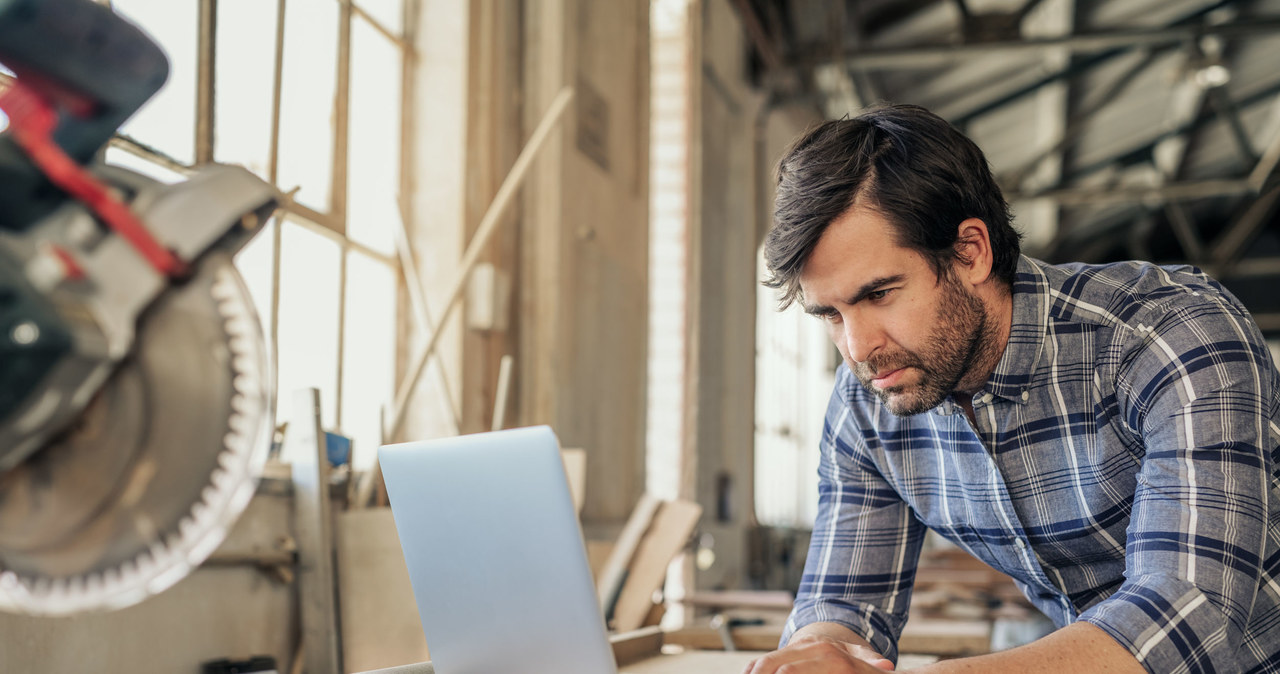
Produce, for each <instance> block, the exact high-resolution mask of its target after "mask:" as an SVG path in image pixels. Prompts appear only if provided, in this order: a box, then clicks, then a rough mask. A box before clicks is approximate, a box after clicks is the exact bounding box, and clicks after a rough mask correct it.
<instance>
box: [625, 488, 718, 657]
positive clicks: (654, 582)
mask: <svg viewBox="0 0 1280 674" xmlns="http://www.w3.org/2000/svg"><path fill="white" fill-rule="evenodd" d="M701 516H702V506H700V505H698V504H697V503H693V502H692V501H669V502H667V503H664V504H662V507H661V508H659V509H658V512H657V514H656V515H654V518H653V526H651V527H650V528H649V532H648V533H647V534H646V535H645V536H644V538H643V539H642V540H641V541H640V546H639V547H638V548H637V549H636V554H635V558H634V559H633V560H632V562H631V565H630V566H629V569H628V573H627V579H626V581H625V582H623V584H622V591H621V592H619V593H618V602H617V604H615V605H614V607H613V626H614V629H616V630H617V631H619V632H625V631H627V630H633V629H637V628H639V627H640V626H641V625H643V624H644V619H645V617H646V616H647V615H649V610H650V608H651V607H652V606H653V593H654V592H655V591H656V590H658V589H659V588H661V587H662V581H663V580H665V579H666V577H667V567H668V566H669V565H670V564H671V560H672V559H674V558H675V556H676V555H677V554H679V552H680V550H681V549H682V548H683V547H684V544H685V542H686V541H688V540H689V536H690V535H692V534H693V529H694V527H695V526H697V524H698V518H699V517H701Z"/></svg>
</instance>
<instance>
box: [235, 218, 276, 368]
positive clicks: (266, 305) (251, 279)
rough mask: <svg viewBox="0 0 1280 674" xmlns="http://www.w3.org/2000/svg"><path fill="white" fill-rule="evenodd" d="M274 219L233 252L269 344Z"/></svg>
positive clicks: (237, 267) (263, 334)
mask: <svg viewBox="0 0 1280 674" xmlns="http://www.w3.org/2000/svg"><path fill="white" fill-rule="evenodd" d="M277 226H278V225H277V223H276V219H275V218H272V219H271V220H270V221H269V222H267V224H266V226H265V227H263V228H262V231H261V232H258V235H257V236H255V237H253V238H252V239H250V240H249V243H247V244H245V246H244V248H241V249H240V252H239V253H236V269H238V270H240V276H241V277H242V278H243V279H244V283H245V285H246V286H248V287H249V294H250V295H252V296H253V308H254V309H256V310H257V312H258V320H259V321H261V322H262V336H263V337H264V338H265V339H266V340H267V343H268V344H269V343H271V258H272V251H273V250H275V229H276V227H277Z"/></svg>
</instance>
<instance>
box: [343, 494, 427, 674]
mask: <svg viewBox="0 0 1280 674" xmlns="http://www.w3.org/2000/svg"><path fill="white" fill-rule="evenodd" d="M337 524H338V531H337V534H338V536H337V542H338V596H339V598H340V601H339V606H340V607H341V617H342V651H343V666H344V669H345V670H346V671H349V672H350V671H357V672H359V671H364V670H366V669H378V668H380V667H392V666H395V665H401V664H404V663H406V662H421V661H423V660H427V659H428V658H429V657H430V656H429V655H428V652H427V640H426V637H425V636H423V634H422V623H421V622H420V621H419V619H418V606H417V604H416V603H415V602H414V599H413V586H412V585H411V584H410V582H409V570H408V568H407V567H405V564H404V555H403V554H402V552H401V549H400V538H399V537H398V536H397V535H396V524H395V520H394V519H393V518H392V517H391V509H390V508H363V509H359V510H348V511H346V512H342V513H339V514H338V522H337Z"/></svg>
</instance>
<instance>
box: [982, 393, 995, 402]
mask: <svg viewBox="0 0 1280 674" xmlns="http://www.w3.org/2000/svg"><path fill="white" fill-rule="evenodd" d="M994 397H995V396H992V395H991V394H990V393H987V394H985V395H983V396H982V402H984V403H989V402H991V399H992V398H994Z"/></svg>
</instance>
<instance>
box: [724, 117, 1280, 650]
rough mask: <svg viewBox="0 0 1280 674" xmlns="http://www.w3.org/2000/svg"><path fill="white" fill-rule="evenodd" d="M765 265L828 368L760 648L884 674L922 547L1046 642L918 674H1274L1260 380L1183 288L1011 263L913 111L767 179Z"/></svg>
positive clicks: (964, 164) (840, 129)
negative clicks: (1024, 608)
mask: <svg viewBox="0 0 1280 674" xmlns="http://www.w3.org/2000/svg"><path fill="white" fill-rule="evenodd" d="M775 215H776V218H775V224H774V227H773V229H772V231H771V232H770V233H769V236H768V239H767V240H766V243H765V257H766V261H767V262H768V266H769V270H770V273H771V278H769V279H768V280H767V281H766V284H767V285H769V286H771V287H774V288H778V289H780V291H781V293H782V304H783V306H784V307H785V306H786V305H787V304H789V303H791V302H792V301H799V302H801V303H802V305H803V307H804V309H805V311H806V312H808V313H810V314H813V315H815V316H817V317H819V318H820V319H821V320H823V321H825V322H826V324H827V327H828V329H829V332H830V335H831V339H832V340H833V341H834V342H835V345H836V347H837V348H838V349H839V351H840V354H841V356H843V358H844V364H843V365H841V367H840V369H839V371H838V374H837V379H836V386H835V391H834V393H833V395H832V399H831V403H830V406H829V408H828V410H827V416H826V423H825V430H824V433H823V441H822V446H821V448H820V449H821V452H822V456H821V464H820V468H819V480H820V482H819V503H820V505H819V514H818V517H817V522H816V524H815V527H814V532H813V542H812V545H811V548H810V551H809V557H808V561H807V564H806V567H805V573H804V577H803V580H802V583H801V587H800V592H799V595H798V597H797V600H796V606H795V610H794V612H793V613H792V616H791V619H790V620H789V622H788V625H787V629H786V632H785V633H784V636H783V640H782V648H780V649H779V650H778V651H775V652H773V653H770V654H768V655H767V656H764V657H762V658H760V659H758V660H757V661H756V662H754V663H753V664H752V665H751V666H749V667H748V668H747V671H748V672H752V673H754V674H769V673H772V672H789V673H795V672H876V671H882V670H884V669H892V668H893V661H894V660H896V658H897V645H896V641H897V638H898V635H899V634H900V632H901V629H902V626H903V624H904V623H905V621H906V618H907V606H908V601H909V599H910V595H911V587H912V582H913V579H914V575H915V568H916V562H917V560H918V557H919V553H920V545H921V541H922V540H923V537H924V533H925V528H926V527H928V528H932V529H934V530H935V531H937V532H938V533H940V534H941V535H942V536H944V537H946V538H948V539H950V540H952V541H954V542H955V543H956V544H958V545H959V546H960V547H963V548H964V549H966V550H968V551H969V552H971V553H972V554H974V555H975V556H977V557H978V558H980V559H982V560H983V561H985V562H987V563H988V564H990V565H991V566H993V567H995V568H997V569H999V570H1001V571H1004V572H1005V573H1007V574H1009V575H1010V576H1012V577H1013V578H1014V579H1015V580H1016V581H1017V583H1018V585H1019V587H1020V588H1021V589H1022V590H1023V592H1024V593H1025V594H1026V596H1027V597H1028V599H1029V600H1030V601H1031V602H1032V603H1033V604H1035V605H1036V606H1037V607H1038V608H1039V609H1040V610H1041V611H1043V612H1044V613H1045V614H1046V615H1047V616H1048V617H1049V618H1050V619H1052V620H1053V621H1054V622H1055V623H1056V624H1057V626H1058V627H1059V629H1058V630H1057V631H1055V632H1053V633H1052V634H1050V635H1048V636H1046V637H1044V638H1042V639H1040V640H1038V641H1035V642H1033V643H1031V644H1028V645H1026V646H1022V647H1019V648H1014V649H1010V650H1008V651H1004V652H1001V653H995V654H990V655H984V656H979V657H975V658H969V659H960V660H951V661H943V662H940V663H937V664H936V665H932V666H930V667H927V668H925V670H922V671H930V672H933V671H936V672H1019V673H1022V672H1072V673H1088V674H1097V673H1101V672H1143V671H1150V672H1213V671H1217V672H1280V583H1278V582H1277V579H1278V577H1280V489H1278V486H1280V478H1278V477H1277V458H1278V456H1277V455H1278V454H1280V426H1278V425H1277V422H1278V419H1280V403H1278V402H1277V390H1278V388H1280V374H1278V373H1277V371H1276V369H1275V366H1274V365H1273V363H1272V361H1271V356H1270V354H1269V352H1268V349H1267V346H1266V343H1265V342H1264V340H1263V338H1262V336H1261V335H1260V334H1259V332H1258V329H1257V327H1256V326H1255V325H1254V323H1253V321H1252V320H1251V319H1250V318H1249V315H1248V313H1247V312H1246V310H1245V309H1244V307H1243V306H1241V304H1240V303H1239V302H1238V301H1237V300H1236V299H1235V298H1234V297H1233V296H1231V295H1230V294H1229V293H1228V292H1227V291H1225V290H1224V289H1223V288H1222V287H1221V286H1220V285H1218V283H1217V282H1215V281H1214V280H1212V279H1210V278H1208V277H1207V276H1205V275H1204V274H1202V273H1200V272H1199V271H1198V270H1196V269H1192V268H1189V267H1178V268H1170V267H1157V266H1154V265H1150V264H1145V263H1120V264H1113V265H1100V266H1088V265H1080V264H1071V265H1049V264H1046V263H1044V262H1040V261H1038V260H1033V259H1031V258H1028V257H1025V256H1021V255H1020V253H1019V245H1018V235H1017V234H1016V233H1015V232H1014V230H1013V229H1012V227H1011V225H1010V215H1009V211H1008V207H1007V205H1006V203H1005V201H1004V197H1003V196H1002V195H1001V192H1000V189H999V187H998V186H997V185H996V183H995V180H994V179H993V178H992V176H991V172H990V170H989V168H988V165H987V161H986V158H985V157H984V156H983V155H982V152H981V151H980V150H979V149H978V148H977V146H976V145H974V144H973V142H972V141H970V140H969V139H968V138H966V137H964V136H963V135H962V134H960V133H959V132H958V131H957V130H955V129H954V128H953V127H951V126H950V125H949V124H947V123H946V122H945V121H943V120H942V119H940V118H938V117H936V116H934V115H933V114H931V113H929V112H927V111H926V110H924V109H922V108H918V107H913V106H888V107H881V108H877V109H872V110H870V111H868V112H866V113H864V114H862V115H861V116H859V117H857V118H854V119H846V120H841V121H835V122H828V123H826V124H824V125H822V126H821V127H819V128H817V129H816V130H814V131H812V132H811V133H809V134H807V135H806V136H805V137H804V138H803V139H801V140H800V141H799V142H798V143H797V144H796V145H795V147H794V148H792V150H791V151H790V152H789V153H788V155H787V156H786V157H785V158H784V159H783V160H782V162H781V164H780V167H779V175H778V195H777V203H776V212H775Z"/></svg>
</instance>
